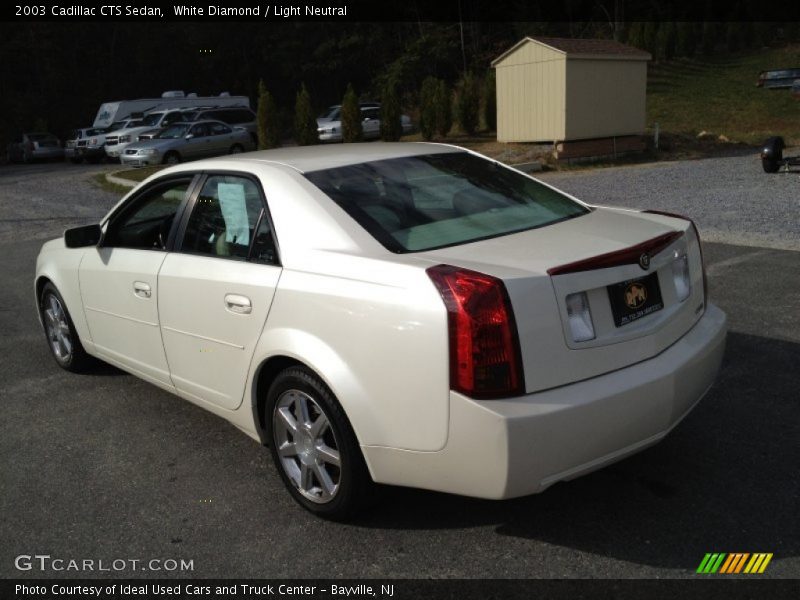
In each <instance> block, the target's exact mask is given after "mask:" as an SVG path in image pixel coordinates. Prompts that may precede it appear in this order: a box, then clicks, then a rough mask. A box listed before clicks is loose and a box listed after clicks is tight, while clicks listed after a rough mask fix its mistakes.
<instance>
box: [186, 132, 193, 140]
mask: <svg viewBox="0 0 800 600" xmlns="http://www.w3.org/2000/svg"><path fill="white" fill-rule="evenodd" d="M193 137H194V134H193V133H187V134H186V139H187V140H190V139H192V138H193Z"/></svg>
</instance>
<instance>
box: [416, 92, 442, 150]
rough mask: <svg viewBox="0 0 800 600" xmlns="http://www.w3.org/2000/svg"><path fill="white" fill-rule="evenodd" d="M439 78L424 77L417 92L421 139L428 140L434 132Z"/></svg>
mask: <svg viewBox="0 0 800 600" xmlns="http://www.w3.org/2000/svg"><path fill="white" fill-rule="evenodd" d="M438 91H439V80H438V79H436V78H435V77H426V78H425V81H423V82H422V89H421V90H420V92H419V130H420V133H422V139H424V140H426V141H430V140H432V139H433V136H434V135H435V134H436V98H437V93H438Z"/></svg>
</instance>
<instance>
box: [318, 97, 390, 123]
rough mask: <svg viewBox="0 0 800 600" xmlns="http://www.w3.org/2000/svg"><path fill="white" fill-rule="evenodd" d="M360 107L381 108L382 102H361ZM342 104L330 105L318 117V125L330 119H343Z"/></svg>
mask: <svg viewBox="0 0 800 600" xmlns="http://www.w3.org/2000/svg"><path fill="white" fill-rule="evenodd" d="M358 107H359V108H380V107H381V105H380V102H359V103H358ZM341 115H342V105H341V104H334V105H332V106H329V107H328V108H327V109H325V111H324V112H323V113H322V114H321V115H320V116H318V117H317V126H320V125H322V124H323V123H327V122H329V121H341V120H342V116H341Z"/></svg>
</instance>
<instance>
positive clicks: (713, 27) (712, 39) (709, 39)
mask: <svg viewBox="0 0 800 600" xmlns="http://www.w3.org/2000/svg"><path fill="white" fill-rule="evenodd" d="M716 47H717V24H716V23H712V22H710V21H706V22H705V23H703V37H702V42H701V48H702V49H703V54H705V55H706V56H708V55H709V54H712V53H713V52H714V49H715V48H716Z"/></svg>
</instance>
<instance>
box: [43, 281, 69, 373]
mask: <svg viewBox="0 0 800 600" xmlns="http://www.w3.org/2000/svg"><path fill="white" fill-rule="evenodd" d="M42 314H43V315H44V326H45V329H46V330H47V339H48V340H49V341H50V347H51V348H52V349H53V354H54V355H55V356H56V358H57V359H58V360H59V361H61V362H62V363H63V362H67V361H69V359H70V357H71V356H72V335H71V334H70V330H69V322H68V321H67V314H66V312H64V307H63V306H61V302H59V300H58V298H57V297H56V296H55V294H48V295H47V298H46V299H45V303H44V310H43V311H42Z"/></svg>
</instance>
